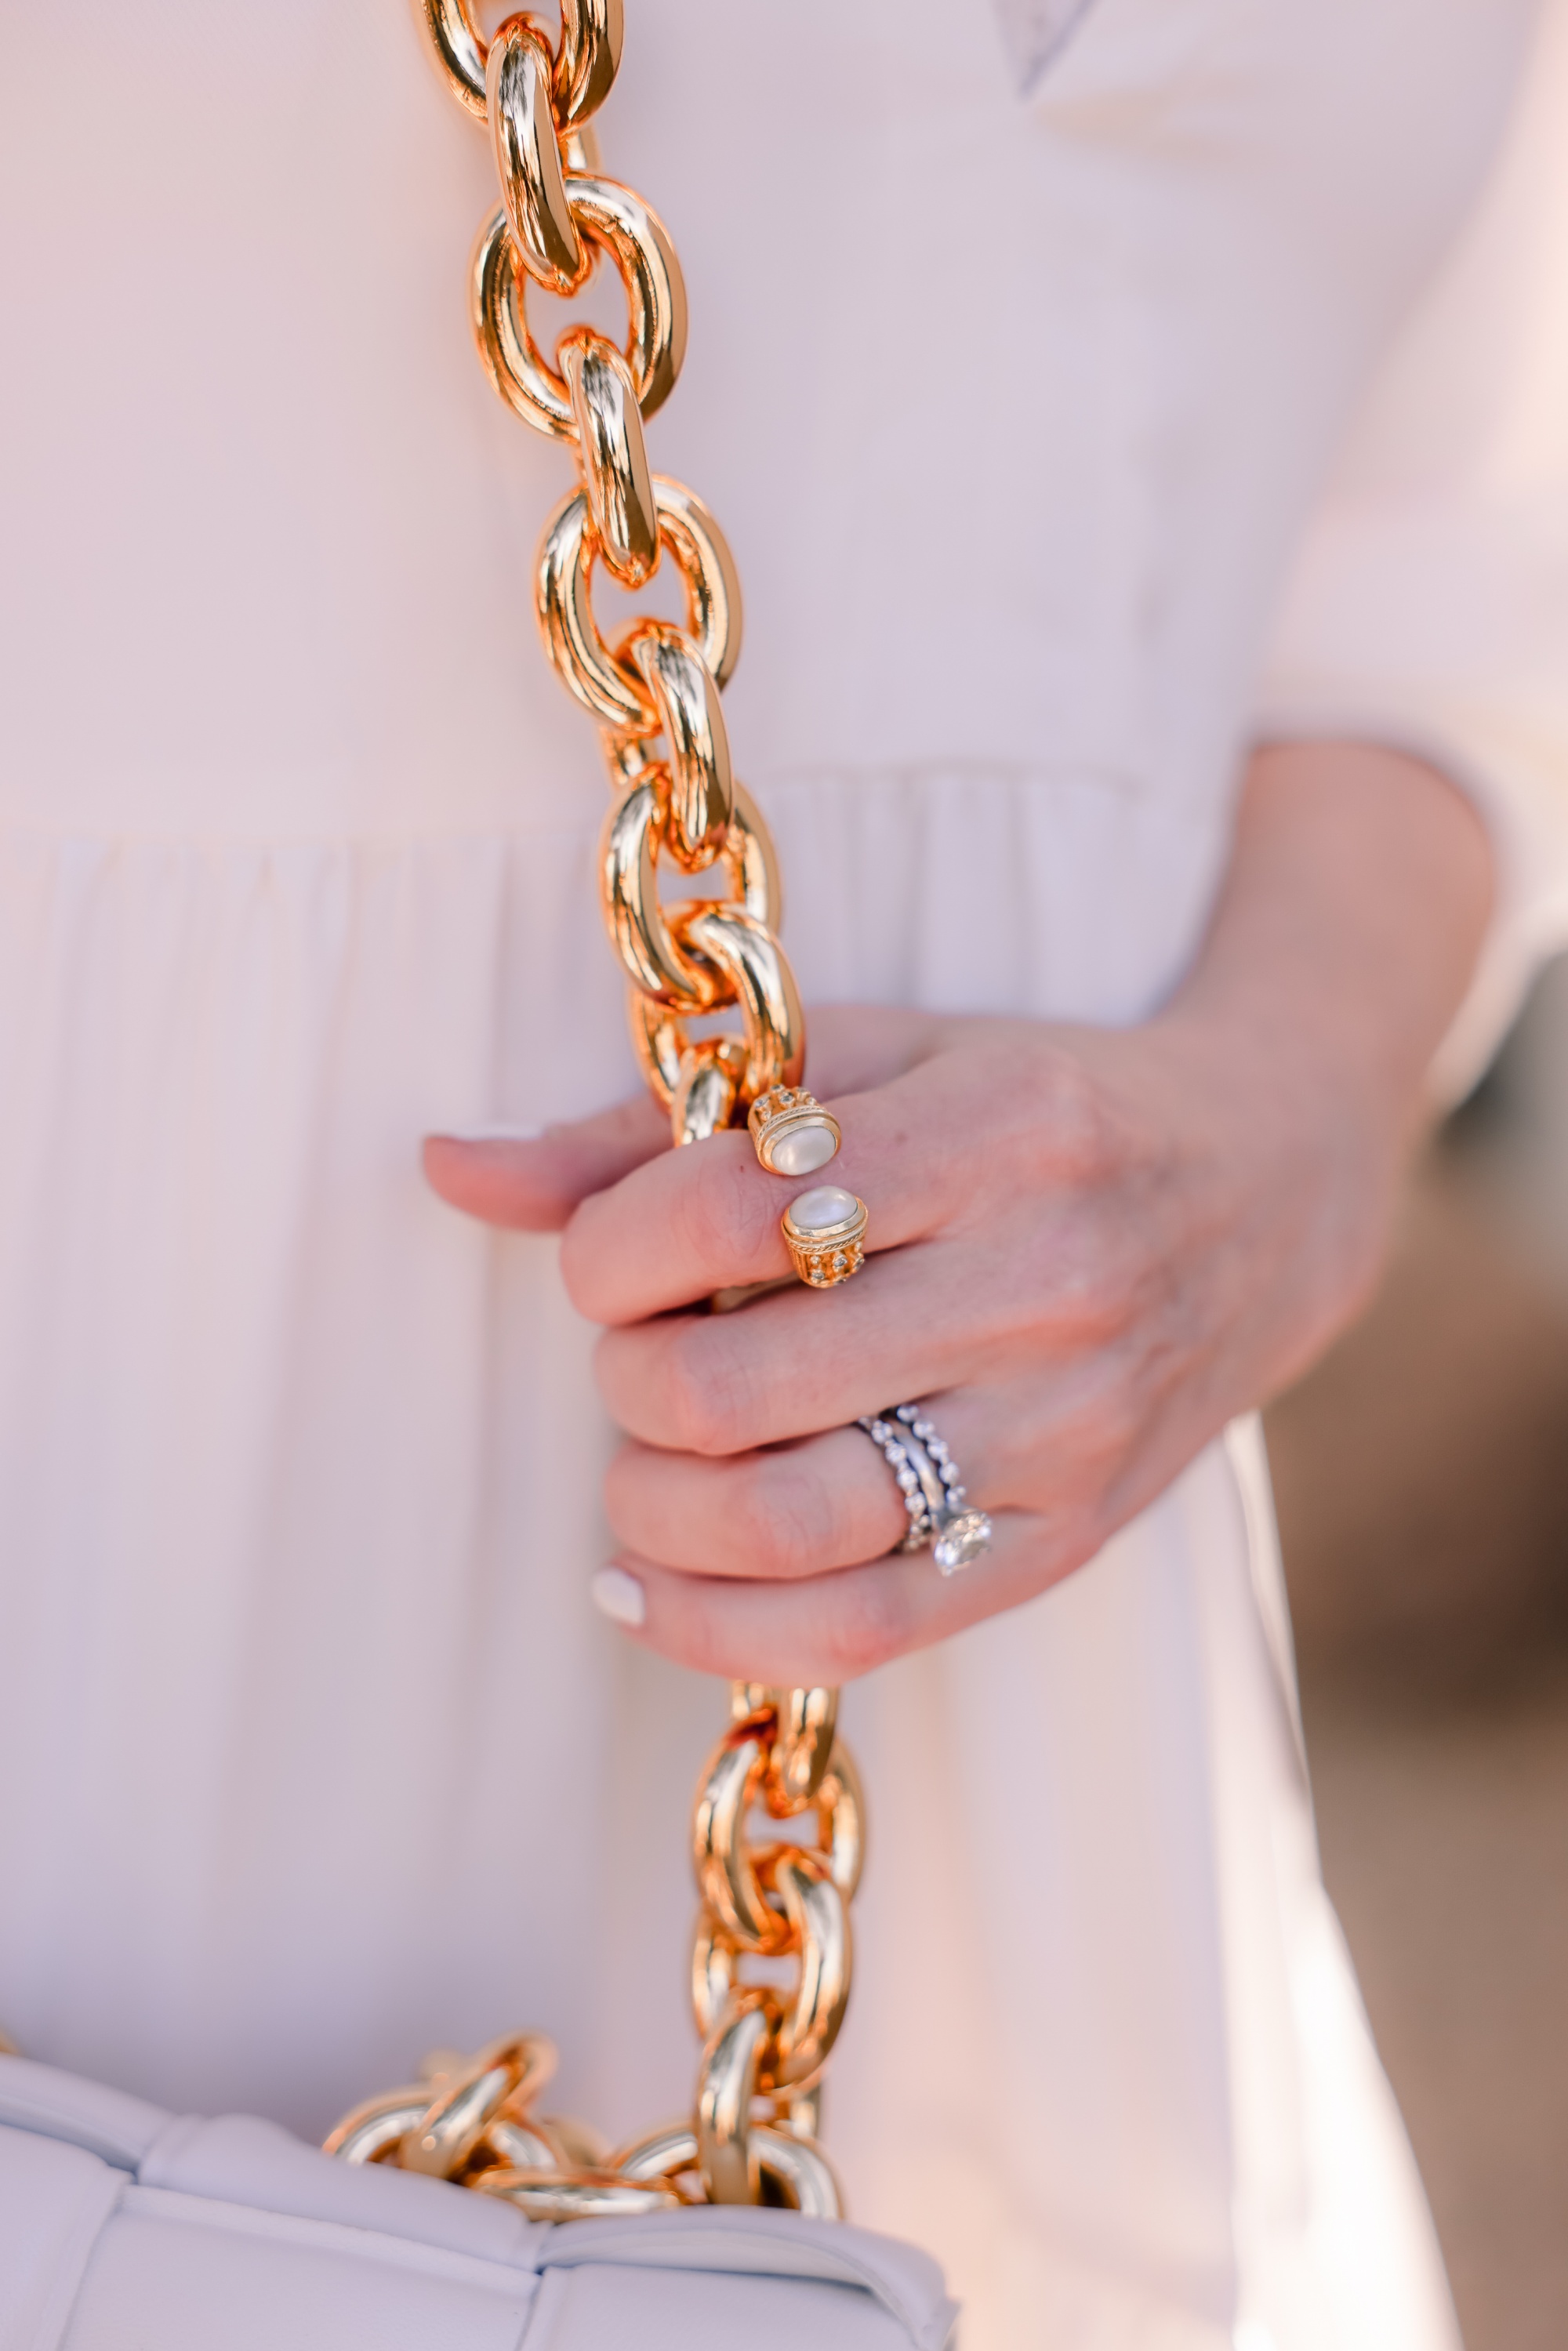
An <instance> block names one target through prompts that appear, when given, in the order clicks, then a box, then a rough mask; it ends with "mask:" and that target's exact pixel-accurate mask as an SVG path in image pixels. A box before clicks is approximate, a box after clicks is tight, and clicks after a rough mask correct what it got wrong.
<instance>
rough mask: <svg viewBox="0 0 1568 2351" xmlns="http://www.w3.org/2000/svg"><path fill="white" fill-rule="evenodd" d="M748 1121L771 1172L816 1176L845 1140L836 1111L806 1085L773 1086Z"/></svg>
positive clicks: (761, 1097) (762, 1159)
mask: <svg viewBox="0 0 1568 2351" xmlns="http://www.w3.org/2000/svg"><path fill="white" fill-rule="evenodd" d="M746 1123H747V1126H748V1127H749V1128H750V1129H751V1140H752V1142H753V1144H755V1146H756V1149H757V1156H758V1159H759V1160H760V1161H761V1163H762V1165H763V1166H764V1167H766V1168H767V1170H768V1174H769V1175H815V1174H816V1172H817V1169H818V1168H819V1167H825V1166H826V1165H827V1164H828V1162H829V1160H830V1159H831V1158H832V1157H833V1156H834V1155H835V1154H836V1153H837V1151H838V1147H839V1144H840V1143H841V1141H842V1140H843V1138H842V1135H841V1133H840V1130H839V1122H838V1120H837V1119H836V1118H835V1117H834V1116H833V1113H832V1112H831V1110H824V1109H823V1108H822V1105H821V1102H819V1101H818V1100H817V1097H816V1095H815V1094H809V1093H807V1092H806V1091H805V1089H804V1087H802V1086H769V1088H768V1092H766V1093H764V1094H758V1097H757V1100H756V1101H755V1102H753V1103H752V1105H751V1108H750V1110H749V1111H748V1112H747V1120H746Z"/></svg>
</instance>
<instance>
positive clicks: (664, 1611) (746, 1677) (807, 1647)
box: [591, 1510, 1081, 1688]
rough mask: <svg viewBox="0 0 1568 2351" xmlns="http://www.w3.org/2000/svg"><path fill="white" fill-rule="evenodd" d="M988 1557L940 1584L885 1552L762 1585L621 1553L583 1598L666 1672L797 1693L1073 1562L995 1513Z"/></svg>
mask: <svg viewBox="0 0 1568 2351" xmlns="http://www.w3.org/2000/svg"><path fill="white" fill-rule="evenodd" d="M993 1526H994V1533H993V1536H992V1541H991V1547H990V1549H989V1550H988V1552H985V1553H984V1554H983V1556H982V1557H981V1558H980V1559H978V1560H977V1561H976V1562H974V1564H973V1565H972V1566H970V1567H967V1568H966V1569H964V1570H963V1571H962V1572H961V1573H958V1574H956V1575H951V1576H944V1575H943V1574H941V1573H939V1571H938V1569H937V1567H936V1563H935V1562H934V1561H933V1559H932V1556H931V1553H930V1552H929V1551H919V1552H894V1553H891V1554H890V1555H889V1556H888V1557H887V1558H885V1559H878V1560H872V1561H870V1562H867V1563H866V1564H865V1565H863V1566H861V1567H842V1568H838V1569H835V1570H834V1571H833V1572H832V1573H831V1574H827V1575H813V1576H807V1577H796V1578H792V1579H790V1580H789V1581H788V1582H779V1583H768V1582H763V1581H759V1580H758V1579H757V1578H755V1577H744V1578H742V1577H727V1576H714V1575H683V1574H682V1573H680V1572H679V1571H678V1570H676V1569H674V1568H668V1567H655V1566H654V1565H653V1562H652V1561H651V1560H645V1559H642V1558H640V1557H639V1556H638V1555H637V1554H636V1553H635V1552H622V1553H621V1554H620V1556H619V1557H618V1558H617V1559H616V1560H615V1561H614V1562H612V1565H610V1566H609V1567H605V1568H601V1570H600V1571H599V1573H598V1574H597V1575H596V1576H595V1577H594V1579H593V1583H592V1586H591V1592H592V1597H593V1602H594V1605H595V1606H596V1607H597V1608H598V1609H599V1610H600V1612H601V1614H603V1615H605V1616H607V1617H609V1618H610V1619H611V1620H612V1622H613V1623H614V1624H616V1625H620V1626H621V1627H622V1630H623V1631H625V1632H627V1633H629V1634H630V1635H632V1639H633V1640H636V1641H640V1642H642V1643H643V1645H644V1646H646V1647H648V1648H650V1649H656V1650H657V1651H658V1652H659V1654H660V1656H665V1657H668V1658H670V1659H671V1660H672V1661H673V1662H674V1664H676V1665H681V1666H689V1667H693V1668H694V1669H695V1671H696V1672H698V1673H706V1674H718V1675H722V1676H724V1677H726V1678H727V1679H730V1680H736V1681H763V1682H770V1683H772V1684H774V1685H775V1686H776V1687H790V1688H796V1687H802V1686H811V1685H815V1684H821V1683H838V1682H845V1681H853V1680H854V1679H855V1678H856V1677H858V1676H859V1675H861V1674H868V1673H871V1672H873V1670H874V1669H875V1667H878V1666H883V1665H886V1664H887V1663H888V1662H889V1660H890V1659H892V1658H894V1657H902V1656H908V1655H909V1654H910V1653H911V1652H912V1651H914V1650H915V1649H924V1648H928V1647H929V1646H931V1644H932V1643H933V1642H935V1641H944V1640H946V1638H947V1637H948V1635H950V1634H953V1633H959V1632H962V1631H963V1630H964V1629H965V1627H966V1626H967V1625H977V1624H979V1623H980V1622H981V1621H982V1620H983V1619H984V1618H986V1617H988V1616H994V1615H998V1614H1000V1613H1001V1612H1002V1611H1003V1610H1004V1609H1008V1608H1016V1607H1018V1606H1019V1604H1021V1603H1022V1602H1024V1601H1026V1600H1032V1599H1034V1598H1035V1597H1036V1596H1037V1595H1038V1594H1039V1593H1041V1592H1044V1591H1046V1590H1048V1589H1049V1587H1050V1586H1051V1584H1053V1583H1060V1581H1061V1578H1062V1576H1064V1575H1065V1574H1067V1573H1070V1572H1071V1569H1072V1568H1074V1567H1076V1566H1078V1565H1079V1564H1081V1562H1080V1561H1079V1560H1078V1559H1077V1558H1076V1557H1074V1556H1072V1555H1071V1554H1063V1553H1062V1552H1061V1551H1060V1549H1059V1547H1057V1546H1055V1545H1053V1544H1052V1543H1051V1541H1050V1540H1049V1538H1048V1537H1047V1535H1046V1531H1045V1530H1044V1528H1043V1527H1042V1526H1041V1524H1040V1521H1039V1520H1036V1519H1034V1518H1031V1517H1030V1515H1029V1514H1028V1513H1027V1512H1024V1511H1020V1510H1003V1511H999V1512H998V1513H997V1514H996V1516H995V1518H994V1520H993Z"/></svg>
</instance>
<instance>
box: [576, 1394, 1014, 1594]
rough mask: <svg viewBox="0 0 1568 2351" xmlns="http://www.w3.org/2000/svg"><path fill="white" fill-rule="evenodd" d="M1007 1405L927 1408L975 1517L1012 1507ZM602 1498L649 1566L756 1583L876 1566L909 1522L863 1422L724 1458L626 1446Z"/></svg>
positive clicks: (623, 1536) (959, 1397) (968, 1397)
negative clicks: (1006, 1462)
mask: <svg viewBox="0 0 1568 2351" xmlns="http://www.w3.org/2000/svg"><path fill="white" fill-rule="evenodd" d="M1011 1402H1012V1400H1011V1399H1009V1397H1008V1396H1007V1395H1006V1394H1005V1392H1004V1391H1001V1390H998V1389H988V1390H986V1391H984V1392H983V1393H982V1392H981V1391H979V1390H977V1389H972V1388H970V1389H964V1388H959V1389H952V1390H949V1391H948V1392H947V1393H946V1395H942V1396H940V1397H938V1398H936V1400H935V1401H934V1402H933V1403H932V1405H931V1406H930V1411H931V1416H932V1417H933V1419H934V1421H935V1422H936V1426H938V1427H939V1428H940V1430H941V1432H942V1436H943V1437H944V1438H945V1439H946V1442H947V1444H948V1445H949V1446H950V1447H952V1452H953V1456H954V1458H956V1460H957V1461H959V1462H961V1463H962V1464H963V1468H964V1472H965V1481H966V1485H967V1491H968V1499H969V1500H970V1501H971V1502H972V1503H973V1504H974V1505H975V1506H976V1507H977V1508H979V1509H985V1508H987V1507H988V1503H989V1502H991V1501H997V1502H999V1501H1001V1500H1003V1499H1006V1494H1005V1491H1004V1489H1003V1487H1002V1484H1001V1482H1000V1481H999V1479H998V1476H997V1474H996V1472H997V1471H998V1469H999V1468H1000V1463H999V1460H998V1452H999V1451H1000V1450H1001V1449H1002V1448H1001V1447H1000V1446H999V1445H998V1435H999V1433H1000V1432H1001V1431H1002V1430H1003V1429H1005V1428H1006V1426H1008V1425H1009V1423H1010V1421H1011V1419H1012V1417H1013V1413H1012V1411H1011V1409H1010V1405H1011ZM888 1409H890V1410H891V1409H892V1407H891V1405H890V1406H889V1407H888ZM1003 1443H1004V1444H1005V1438H1004V1439H1003ZM605 1499H606V1503H607V1507H608V1510H609V1516H610V1522H611V1525H612V1527H613V1529H614V1531H615V1533H616V1535H617V1537H618V1538H619V1540H620V1541H622V1542H623V1543H624V1544H626V1546H627V1547H628V1549H629V1550H631V1551H633V1552H636V1553H637V1554H638V1555H639V1556H640V1557H641V1558H643V1559H644V1560H648V1561H652V1562H654V1563H655V1564H657V1565H659V1566H661V1567H669V1568H677V1569H679V1570H681V1571H682V1572H683V1573H686V1574H695V1575H700V1576H724V1577H730V1578H741V1579H746V1580H748V1581H751V1580H762V1581H772V1582H790V1581H797V1580H799V1579H800V1578H803V1577H810V1576H816V1575H821V1574H824V1573H828V1572H830V1571H831V1570H833V1569H835V1568H841V1567H852V1566H856V1565H861V1564H863V1563H865V1562H868V1561H872V1560H877V1559H880V1558H882V1557H883V1555H884V1554H885V1553H886V1552H890V1551H892V1550H893V1549H894V1546H895V1545H896V1544H897V1543H898V1542H899V1541H901V1540H902V1539H903V1537H904V1534H905V1533H906V1532H907V1531H908V1528H909V1524H910V1512H909V1510H908V1509H907V1506H906V1504H905V1501H904V1493H903V1492H902V1491H901V1489H900V1487H899V1484H898V1482H897V1478H896V1475H895V1470H894V1467H893V1466H892V1465H890V1464H889V1462H888V1461H887V1459H886V1458H885V1457H884V1456H883V1452H882V1450H881V1448H880V1447H878V1446H877V1444H876V1443H875V1442H874V1441H873V1439H872V1438H871V1437H868V1436H867V1435H866V1433H865V1432H864V1431H863V1430H862V1429H861V1428H859V1427H855V1426H851V1427H844V1428H834V1429H829V1430H826V1431H825V1432H823V1433H822V1434H821V1435H820V1436H817V1437H801V1438H799V1439H797V1440H796V1441H794V1442H793V1443H791V1444H787V1445H775V1446H768V1447H764V1448H761V1449H759V1450H758V1451H755V1452H749V1453H739V1454H732V1455H729V1456H727V1457H724V1458H717V1459H715V1458H709V1457H706V1456H701V1455H697V1454H691V1453H674V1452H664V1451H661V1450H660V1449H658V1448H657V1447H653V1446H646V1445H639V1444H636V1443H628V1444H627V1445H626V1446H625V1447H624V1448H623V1449H622V1452H621V1453H620V1454H619V1455H618V1456H617V1457H616V1458H615V1461H614V1462H613V1464H612V1468H611V1471H610V1476H609V1480H608V1483H607V1486H606V1494H605Z"/></svg>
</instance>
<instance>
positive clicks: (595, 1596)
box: [588, 1567, 648, 1625]
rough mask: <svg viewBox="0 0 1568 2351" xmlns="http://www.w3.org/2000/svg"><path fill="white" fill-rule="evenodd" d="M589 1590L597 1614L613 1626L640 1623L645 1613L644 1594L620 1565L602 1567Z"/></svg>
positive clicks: (645, 1597)
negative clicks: (605, 1617) (607, 1618)
mask: <svg viewBox="0 0 1568 2351" xmlns="http://www.w3.org/2000/svg"><path fill="white" fill-rule="evenodd" d="M588 1589H589V1592H590V1593H591V1596H592V1600H593V1604H594V1606H595V1607H596V1608H597V1609H598V1611H599V1613H600V1614H601V1616H608V1617H609V1619H610V1621H611V1623H612V1625H640V1624H641V1623H642V1622H643V1618H644V1617H645V1616H646V1614H648V1598H647V1594H646V1593H644V1591H643V1587H642V1585H641V1583H639V1582H638V1580H637V1578H636V1577H635V1576H634V1575H628V1574H627V1573H626V1570H625V1569H624V1568H623V1567H601V1569H600V1571H599V1573H598V1574H597V1575H596V1576H595V1577H594V1579H593V1581H592V1583H591V1584H590V1585H589V1587H588Z"/></svg>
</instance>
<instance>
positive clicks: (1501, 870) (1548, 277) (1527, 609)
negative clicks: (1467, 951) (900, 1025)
mask: <svg viewBox="0 0 1568 2351" xmlns="http://www.w3.org/2000/svg"><path fill="white" fill-rule="evenodd" d="M1565 123H1568V0H1550V5H1548V6H1546V7H1545V8H1544V9H1543V11H1542V18H1541V22H1540V26H1539V28H1538V33H1537V37H1536V43H1535V47H1534V51H1533V54H1532V57H1531V66H1530V68H1529V70H1528V72H1527V75H1526V77H1525V79H1524V81H1523V84H1522V85H1521V95H1520V100H1519V105H1518V109H1517V111H1516V115H1515V119H1514V122H1513V124H1512V127H1511V131H1510V134H1509V136H1508V138H1507V141H1506V142H1505V144H1504V147H1503V149H1502V151H1501V153H1500V158H1499V162H1498V167H1497V169H1496V171H1495V172H1494V174H1493V176H1492V179H1491V182H1490V186H1489V188H1488V190H1487V193H1485V195H1484V197H1483V199H1482V201H1481V203H1480V204H1479V208H1478V210H1477V212H1476V214H1474V215H1473V216H1472V218H1471V220H1470V222H1469V225H1468V226H1467V228H1466V230H1465V232H1464V233H1463V235H1461V237H1460V239H1459V241H1458V244H1457V245H1456V246H1455V247H1454V248H1453V250H1452V251H1451V253H1450V255H1449V256H1448V260H1447V262H1446V263H1445V265H1444V267H1443V270H1442V272H1441V275H1440V277H1439V278H1438V280H1437V282H1436V283H1435V284H1434V285H1433V286H1432V287H1431V288H1430V289H1429V291H1428V293H1427V296H1426V298H1425V299H1424V300H1423V301H1422V303H1421V305H1420V306H1419V308H1418V310H1417V311H1416V314H1415V315H1414V316H1413V317H1412V318H1411V319H1410V320H1409V321H1408V322H1407V324H1406V327H1405V329H1404V330H1403V331H1402V333H1401V334H1400V336H1399V338H1398V339H1397V340H1396V344H1395V345H1394V347H1393V348H1392V349H1391V350H1390V352H1389V354H1388V356H1387V358H1386V360H1385V362H1384V364H1383V366H1382V367H1381V369H1380V371H1379V372H1378V374H1377V376H1376V377H1375V381H1374V382H1373V384H1372V385H1371V387H1370V389H1369V393H1368V396H1367V399H1366V401H1365V402H1364V406H1363V408H1362V410H1361V412H1360V413H1359V415H1358V418H1357V420H1356V423H1355V424H1354V429H1353V431H1352V434H1351V436H1350V439H1349V442H1348V443H1347V444H1346V446H1345V448H1344V450H1343V455H1342V457H1341V460H1340V462H1339V464H1338V466H1337V468H1336V470H1335V473H1334V475H1333V479H1332V480H1331V482H1330V484H1329V486H1328V488H1327V491H1326V494H1325V496H1324V499H1323V501H1322V506H1321V507H1320V508H1319V511H1318V513H1317V515H1316V517H1315V519H1314V521H1313V523H1312V527H1311V528H1310V530H1309V533H1308V535H1307V537H1306V538H1305V540H1304V542H1303V545H1302V548H1301V553H1300V556H1299V559H1298V560H1297V563H1296V566H1295V569H1294V571H1293V574H1292V576H1291V582H1290V586H1289V589H1288V591H1287V594H1286V597H1285V600H1284V603H1283V607H1282V610H1281V616H1280V619H1279V622H1278V625H1277V628H1276V630H1275V633H1274V638H1273V643H1272V646H1271V650H1270V657H1269V660H1268V664H1267V667H1266V671H1265V675H1264V680H1263V686H1262V693H1261V698H1260V709H1259V713H1258V726H1257V732H1258V733H1259V734H1260V736H1265V737H1276V738H1277V737H1281V736H1285V737H1302V736H1308V735H1317V736H1321V735H1324V734H1328V733H1333V734H1336V735H1343V734H1354V735H1356V736H1359V737H1364V738H1369V739H1374V740H1380V741H1385V742H1389V743H1394V744H1397V745H1398V746H1400V747H1403V748H1405V749H1408V750H1411V751H1413V752H1416V753H1417V754H1419V755H1420V756H1422V757H1424V758H1427V759H1429V760H1430V761H1431V763H1432V764H1433V765H1434V766H1436V767H1438V768H1442V769H1443V770H1444V771H1445V772H1446V773H1447V774H1448V775H1450V776H1451V777H1452V778H1454V780H1455V781H1456V782H1457V783H1458V784H1459V785H1461V786H1462V787H1463V788H1464V789H1467V790H1468V791H1469V792H1470V793H1471V794H1472V796H1473V797H1474V798H1475V799H1476V800H1477V802H1478V803H1479V806H1480V808H1481V810H1482V811H1483V813H1484V815H1485V817H1486V819H1487V821H1488V824H1489V826H1490V831H1491V834H1492V840H1493V844H1494V849H1495V852H1496V857H1497V866H1498V877H1499V878H1498V911H1497V914H1496V917H1495V919H1494V922H1493V925H1492V928H1491V933H1490V937H1489V939H1488V942H1487V945H1486V948H1485V950H1484V953H1483V955H1482V957H1481V961H1480V965H1479V969H1478V972H1477V975H1476V978H1475V981H1474V983H1473V985H1472V987H1471V989H1470V992H1469V998H1468V999H1467V1001H1466V1003H1465V1005H1464V1007H1463V1008H1462V1009H1461V1012H1460V1014H1459V1017H1458V1020H1457V1021H1456V1023H1455V1025H1454V1027H1453V1029H1451V1030H1450V1032H1449V1035H1448V1040H1447V1041H1446V1043H1445V1045H1444V1047H1443V1049H1442V1051H1441V1053H1440V1054H1439V1056H1438V1061H1437V1066H1436V1068H1435V1070H1434V1072H1433V1076H1434V1081H1435V1083H1436V1085H1437V1089H1438V1091H1439V1092H1440V1093H1441V1094H1442V1095H1443V1096H1445V1097H1446V1098H1448V1099H1454V1098H1456V1097H1457V1096H1458V1095H1459V1094H1461V1093H1462V1092H1464V1091H1465V1090H1466V1088H1467V1087H1468V1086H1469V1084H1470V1083H1472V1082H1473V1081H1474V1079H1475V1078H1476V1077H1477V1076H1478V1075H1479V1071H1481V1069H1482V1068H1483V1067H1484V1066H1485V1063H1486V1061H1488V1059H1489V1058H1490V1055H1491V1053H1492V1052H1493V1050H1495V1048H1496V1046H1497V1044H1498V1042H1499V1040H1500V1037H1501V1035H1502V1032H1503V1030H1504V1029H1505V1028H1506V1027H1507V1025H1508V1023H1509V1021H1510V1020H1511V1019H1512V1017H1513V1014H1514V1012H1515V1011H1516V1010H1517V1008H1518V1006H1519V1003H1520V1000H1521V997H1522V995H1523V992H1524V989H1525V988H1526V987H1527V986H1528V984H1529V981H1530V979H1531V976H1532V974H1533V972H1534V971H1535V969H1536V968H1537V967H1538V966H1539V964H1540V962H1541V961H1542V959H1543V958H1544V956H1547V955H1549V954H1551V953H1552V952H1553V951H1554V950H1556V949H1558V948H1560V947H1562V946H1568V136H1565V135H1564V131H1563V125H1564V124H1565Z"/></svg>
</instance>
